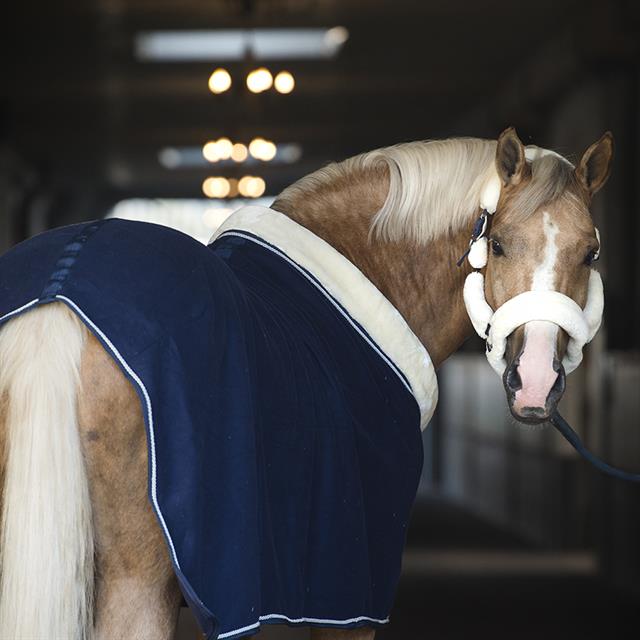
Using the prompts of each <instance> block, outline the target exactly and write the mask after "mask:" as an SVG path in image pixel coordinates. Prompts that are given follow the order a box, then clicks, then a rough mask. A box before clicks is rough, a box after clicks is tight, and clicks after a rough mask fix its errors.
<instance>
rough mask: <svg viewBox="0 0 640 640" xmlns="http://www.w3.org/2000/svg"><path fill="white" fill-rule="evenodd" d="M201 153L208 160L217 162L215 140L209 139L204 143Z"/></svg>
mask: <svg viewBox="0 0 640 640" xmlns="http://www.w3.org/2000/svg"><path fill="white" fill-rule="evenodd" d="M202 155H203V156H204V157H205V158H206V159H207V160H208V161H209V162H218V160H220V154H219V152H218V144H217V143H216V141H215V140H209V142H207V143H205V145H204V147H202Z"/></svg>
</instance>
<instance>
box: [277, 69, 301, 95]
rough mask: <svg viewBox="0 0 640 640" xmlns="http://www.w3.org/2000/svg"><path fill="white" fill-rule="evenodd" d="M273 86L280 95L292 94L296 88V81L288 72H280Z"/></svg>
mask: <svg viewBox="0 0 640 640" xmlns="http://www.w3.org/2000/svg"><path fill="white" fill-rule="evenodd" d="M273 84H274V86H275V88H276V91H278V92H279V93H291V92H292V91H293V89H294V87H295V86H296V81H295V80H294V78H293V75H292V74H291V73H289V72H288V71H280V73H278V74H277V75H276V77H275V79H274V81H273Z"/></svg>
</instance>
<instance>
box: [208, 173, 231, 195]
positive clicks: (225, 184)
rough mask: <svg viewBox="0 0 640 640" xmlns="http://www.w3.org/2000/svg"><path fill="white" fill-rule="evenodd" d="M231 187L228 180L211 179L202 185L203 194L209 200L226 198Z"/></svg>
mask: <svg viewBox="0 0 640 640" xmlns="http://www.w3.org/2000/svg"><path fill="white" fill-rule="evenodd" d="M230 190H231V185H230V184H229V181H228V180H227V179H226V178H220V177H211V178H207V179H206V180H205V181H204V182H203V183H202V192H203V193H204V195H205V196H207V197H208V198H226V197H227V196H228V195H229V191H230Z"/></svg>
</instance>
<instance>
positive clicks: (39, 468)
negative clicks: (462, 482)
mask: <svg viewBox="0 0 640 640" xmlns="http://www.w3.org/2000/svg"><path fill="white" fill-rule="evenodd" d="M611 157H612V137H611V135H610V134H608V133H607V134H605V135H604V136H603V137H602V138H601V139H600V140H598V141H597V142H596V143H594V144H593V145H591V146H590V147H589V148H588V150H587V151H586V152H585V154H584V155H583V157H582V158H581V160H580V161H579V162H578V164H577V165H576V166H575V167H574V166H573V165H571V164H570V163H569V162H568V161H567V160H566V159H564V158H562V157H560V156H558V155H557V154H555V153H553V152H548V151H545V150H542V149H538V148H537V147H528V148H527V149H525V147H524V146H523V145H522V143H521V141H520V140H519V139H518V137H517V135H516V133H515V131H514V130H513V129H508V130H506V131H505V132H503V134H502V135H501V136H500V138H499V139H498V141H497V143H496V141H489V140H479V139H450V140H444V141H432V142H416V143H408V144H402V145H399V146H396V147H391V148H387V149H382V150H378V151H374V152H371V153H366V154H363V155H361V156H358V157H355V158H352V159H349V160H346V161H344V162H342V163H339V164H333V165H330V166H328V167H326V168H324V169H321V170H319V171H318V172H316V173H314V174H312V175H310V176H307V177H305V178H303V179H301V180H300V181H299V182H297V183H295V184H294V185H292V186H291V187H289V188H288V189H286V190H285V191H284V192H283V193H282V194H281V195H280V196H279V197H278V198H277V199H276V201H275V202H274V204H273V207H272V208H273V209H274V210H276V211H278V212H281V214H284V216H286V217H288V218H289V219H291V220H293V221H295V223H297V224H298V225H301V226H302V227H304V228H306V229H307V230H309V231H310V232H312V233H313V234H315V236H317V237H319V238H321V239H322V240H324V241H325V242H326V243H328V244H329V245H331V246H332V247H333V248H334V249H335V250H337V251H338V252H339V253H340V254H341V255H342V256H344V257H345V258H347V259H348V260H349V261H350V262H351V263H352V264H353V265H355V266H356V267H357V268H358V269H359V270H360V272H361V273H362V274H364V276H366V278H367V279H368V281H370V283H373V285H375V287H376V288H377V290H379V292H381V293H382V294H383V295H384V296H385V297H386V299H387V300H388V301H389V302H390V303H391V304H392V305H393V306H394V307H395V309H397V311H398V312H399V313H400V315H401V316H402V318H404V321H405V322H406V324H408V326H409V327H410V329H411V331H412V332H413V334H415V336H417V339H418V340H419V341H420V343H422V345H424V347H426V349H427V350H428V354H429V356H430V358H431V361H432V362H433V365H434V366H435V367H436V368H437V367H438V366H439V365H440V364H441V363H442V362H443V361H444V360H445V359H446V358H447V357H448V356H449V355H450V354H451V353H453V352H454V351H455V350H456V349H457V348H458V347H459V346H460V345H461V343H462V342H463V341H464V340H465V338H466V337H467V336H468V335H469V334H470V333H471V331H472V330H473V327H474V326H475V327H476V329H477V330H478V331H479V332H480V333H481V334H482V333H487V331H485V328H484V326H483V323H484V322H485V321H486V319H485V320H483V319H482V309H484V308H493V309H499V308H501V307H502V305H503V304H504V303H506V302H508V301H510V300H512V299H515V298H516V297H517V296H519V295H520V294H523V293H525V294H528V293H529V292H534V293H535V292H543V293H545V294H547V293H553V292H559V294H562V295H563V298H562V299H563V300H565V299H566V300H569V299H572V300H573V301H575V303H577V305H578V307H577V308H578V309H579V310H580V309H582V308H584V307H588V305H589V301H588V296H589V295H590V287H591V281H592V276H591V274H592V269H591V263H592V262H593V261H594V259H595V258H597V254H598V251H599V248H600V245H599V238H598V235H597V231H596V230H595V228H594V225H593V223H592V221H591V217H590V214H589V204H590V201H591V198H592V196H593V194H594V193H595V192H596V191H598V190H599V189H600V188H601V187H602V185H603V184H604V182H605V181H606V179H607V177H608V174H609V166H610V161H611ZM481 209H484V210H485V212H483V216H482V217H481V222H482V223H483V224H484V225H485V226H484V227H483V229H479V230H476V232H474V236H473V240H474V242H473V245H474V247H472V249H473V252H472V253H473V255H470V259H471V262H472V263H473V264H474V265H475V266H476V267H477V268H482V271H483V274H484V279H483V280H481V285H482V287H483V291H480V297H481V298H482V299H481V300H480V301H479V302H478V301H477V300H475V301H474V296H476V297H477V296H478V291H477V290H475V291H473V290H471V289H472V287H469V292H468V295H467V298H468V299H467V306H468V307H469V313H470V314H471V316H472V317H471V320H473V324H472V322H471V320H470V317H469V315H468V311H467V309H466V308H465V301H464V299H463V288H464V286H465V280H466V279H467V276H468V275H469V274H470V272H471V270H472V269H471V266H470V265H469V263H467V262H466V261H465V262H464V264H463V265H462V266H461V267H460V268H459V267H457V266H456V261H457V260H458V258H459V257H460V256H461V255H462V254H463V253H464V251H465V249H466V248H467V246H468V244H469V237H470V236H471V232H472V227H473V223H474V220H476V218H477V217H478V213H479V211H480V210H481ZM487 212H488V213H487ZM487 215H490V216H491V220H492V222H493V223H492V224H491V225H488V224H486V222H487ZM231 220H233V216H232V218H231ZM489 226H490V229H489ZM483 239H484V245H485V250H486V248H487V240H488V247H489V251H488V255H484V254H483V250H482V249H480V250H476V249H475V247H481V246H482V243H481V241H482V240H483ZM478 253H479V254H480V256H479V257H478V255H475V254H478ZM485 263H486V265H485ZM11 277H12V278H13V279H14V280H19V279H20V278H21V277H22V276H21V274H20V273H16V274H15V275H12V276H11ZM472 280H473V278H472ZM472 280H469V281H468V282H471V281H472ZM4 294H5V290H3V291H2V292H1V293H0V295H4ZM554 299H555V298H554ZM559 299H560V298H558V300H559ZM569 303H570V300H569ZM570 304H573V303H570ZM478 305H480V307H481V311H480V313H477V309H478ZM483 305H484V306H483ZM552 306H553V305H552ZM574 306H576V305H574ZM596 306H597V305H596ZM19 311H23V312H24V311H25V309H17V310H16V313H15V314H13V315H15V317H11V318H4V320H5V321H6V324H5V325H4V326H3V328H2V330H1V332H0V392H1V394H2V395H1V398H2V412H1V420H2V429H1V430H0V434H1V438H0V443H1V445H2V453H3V455H2V462H3V464H2V482H3V487H4V492H3V511H2V540H1V543H2V548H1V554H2V555H1V559H2V577H1V580H2V583H1V602H0V637H2V638H3V639H7V640H9V639H22V638H24V639H29V640H34V639H40V638H42V639H44V638H55V639H56V640H58V639H59V640H63V639H64V640H71V639H73V640H85V639H87V638H95V639H97V640H118V639H122V640H125V639H126V640H133V639H138V640H151V639H154V640H161V639H163V638H164V639H167V640H168V639H169V638H171V637H172V635H173V633H174V628H175V624H176V618H177V614H178V610H179V607H180V602H181V594H180V590H179V587H178V582H177V580H176V577H175V575H174V566H173V565H172V561H171V556H170V553H169V552H168V549H167V545H166V541H165V538H164V537H163V531H162V527H161V524H162V523H161V524H159V523H158V521H157V519H156V517H154V512H153V510H152V508H151V506H150V503H149V501H148V498H147V480H148V478H147V468H148V457H149V454H148V443H147V439H146V434H145V421H144V415H143V413H144V412H143V408H142V406H141V402H140V398H139V396H138V395H137V394H136V390H135V389H134V385H133V384H132V377H131V375H129V376H125V375H124V374H123V370H122V368H121V367H120V366H118V363H116V362H115V361H114V358H113V354H112V353H109V352H108V351H107V350H106V349H105V346H104V340H98V339H97V338H96V335H94V332H91V331H88V330H87V328H86V326H85V323H83V322H82V321H81V319H80V318H79V316H78V314H77V313H74V312H73V311H72V310H69V307H68V306H65V305H64V304H62V302H55V301H54V302H53V303H52V304H46V305H42V306H34V307H33V309H29V310H27V311H28V312H26V313H18V312H19ZM600 312H601V308H600ZM595 315H598V314H597V313H596V314H595ZM488 317H489V316H488ZM532 317H533V316H526V314H525V316H522V314H520V320H519V321H517V322H515V323H512V324H514V326H513V327H511V328H510V329H509V333H508V335H506V336H503V338H504V340H503V342H504V344H503V345H502V347H500V349H499V351H500V353H499V354H498V356H499V357H498V358H497V359H496V358H495V357H494V359H493V361H492V364H493V365H494V368H497V369H498V370H499V372H502V371H503V370H504V375H503V380H504V386H505V390H506V394H507V401H508V404H509V407H510V410H511V412H512V413H513V415H514V416H515V417H516V419H518V420H522V421H525V422H543V421H545V420H547V419H548V418H549V416H550V415H551V412H552V411H553V410H554V409H555V406H556V404H557V402H558V400H559V399H560V397H561V395H562V392H563V390H564V368H563V364H562V363H563V361H564V362H565V363H566V362H567V357H569V356H568V355H567V349H568V346H569V345H570V344H571V340H572V338H573V336H572V335H571V330H570V329H569V324H570V323H569V324H567V323H563V321H562V320H560V319H559V320H555V319H554V318H555V316H554V318H552V319H551V320H549V319H544V318H543V317H538V316H535V318H534V319H531V318H532ZM523 318H524V319H523ZM527 318H529V319H527ZM381 322H382V320H381ZM598 322H599V319H598V318H596V320H595V321H593V322H592V324H593V325H594V326H593V327H590V328H589V331H588V333H589V334H590V335H589V336H588V337H591V335H592V333H593V332H594V331H595V329H597V324H598ZM585 331H586V330H585ZM585 331H583V333H585ZM487 335H488V334H487ZM588 337H587V336H586V333H585V335H584V336H583V337H582V339H581V340H579V341H578V342H579V347H581V346H582V344H584V343H585V342H586V341H587V340H588ZM496 344H497V339H496V340H494V344H492V345H491V347H492V348H493V349H494V354H495V350H497V349H498V348H497V347H496ZM574 346H575V345H574ZM569 355H570V356H571V357H570V358H569V361H570V362H571V363H572V368H573V366H576V365H577V359H579V356H578V355H577V354H576V351H575V349H574V350H573V352H572V353H571V354H569ZM500 362H502V363H503V364H502V365H500V364H496V363H500ZM429 366H430V365H429ZM412 385H413V382H412ZM417 442H419V439H418V440H417ZM156 515H157V514H156ZM341 580H342V577H341V576H340V575H335V581H336V586H337V584H338V583H340V582H341ZM185 597H186V594H185ZM303 622H305V621H303ZM306 622H309V620H306ZM315 622H316V624H315V626H314V627H313V628H312V631H311V637H312V638H313V639H314V640H321V639H322V640H337V639H338V638H344V639H345V640H347V639H348V640H356V639H357V640H365V639H366V640H371V639H372V638H373V637H374V634H375V631H374V629H372V628H370V627H368V626H367V624H366V623H367V620H366V619H362V620H358V621H357V623H358V624H362V623H364V626H357V627H356V628H340V629H338V628H331V625H329V627H326V628H323V625H322V623H321V621H315ZM351 622H352V623H353V620H352V621H351ZM349 626H351V627H353V624H350V625H349ZM257 631H258V628H257V625H254V626H252V627H251V628H248V629H245V630H240V632H241V633H240V632H239V633H238V634H237V635H250V634H252V633H256V632H257Z"/></svg>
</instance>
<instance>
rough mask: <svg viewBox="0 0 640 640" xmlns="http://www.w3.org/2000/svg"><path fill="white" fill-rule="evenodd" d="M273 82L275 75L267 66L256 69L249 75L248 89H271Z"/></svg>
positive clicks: (255, 90) (258, 90) (260, 90)
mask: <svg viewBox="0 0 640 640" xmlns="http://www.w3.org/2000/svg"><path fill="white" fill-rule="evenodd" d="M272 84H273V76H272V75H271V72H270V71H269V69H267V68H266V67H260V68H259V69H254V70H253V71H252V72H251V73H249V75H248V76H247V89H249V91H251V92H252V93H262V92H263V91H266V90H267V89H271V85H272Z"/></svg>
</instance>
